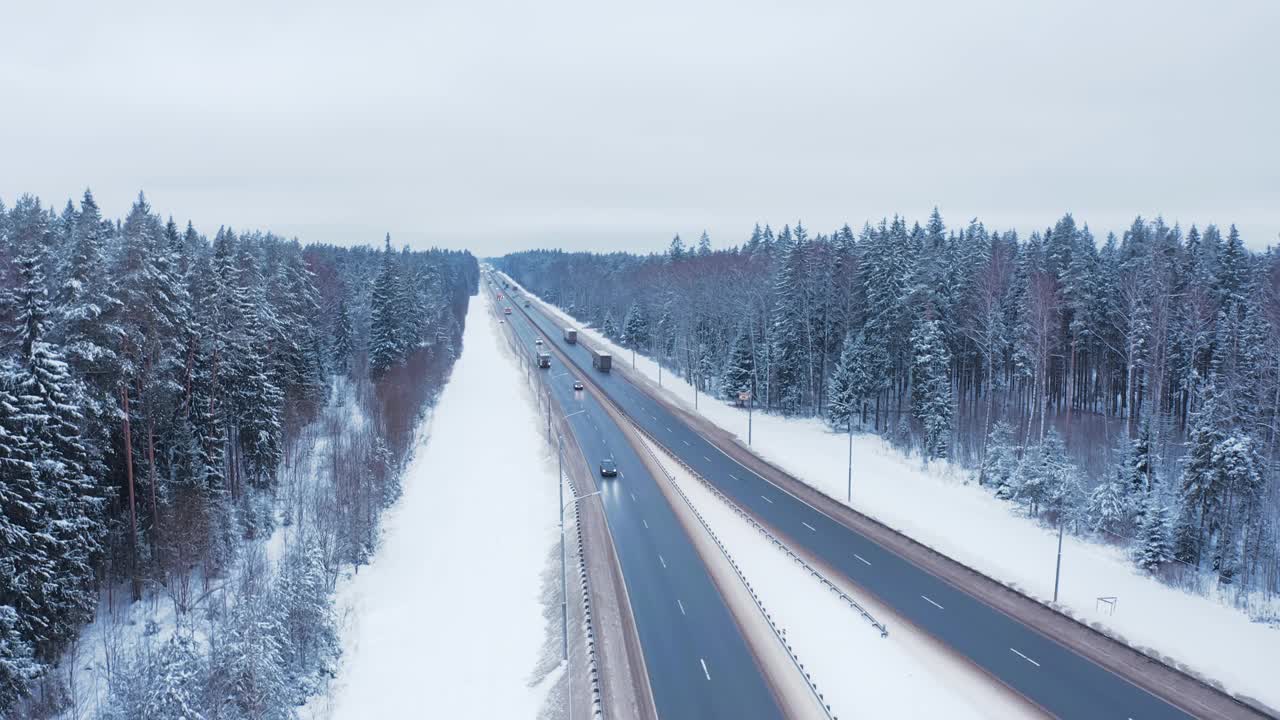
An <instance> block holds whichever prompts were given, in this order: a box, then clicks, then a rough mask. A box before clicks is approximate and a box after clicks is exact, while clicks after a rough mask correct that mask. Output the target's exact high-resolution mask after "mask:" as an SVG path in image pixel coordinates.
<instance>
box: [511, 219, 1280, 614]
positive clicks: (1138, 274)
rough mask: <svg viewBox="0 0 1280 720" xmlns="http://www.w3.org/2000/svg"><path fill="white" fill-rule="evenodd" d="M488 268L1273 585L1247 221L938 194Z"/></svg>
mask: <svg viewBox="0 0 1280 720" xmlns="http://www.w3.org/2000/svg"><path fill="white" fill-rule="evenodd" d="M497 265H498V266H499V267H500V268H501V269H502V270H504V271H505V272H507V273H508V274H510V275H511V276H512V277H513V278H514V279H515V280H517V281H518V282H520V283H521V284H523V285H524V286H526V287H528V288H529V289H530V290H531V291H533V292H535V293H537V294H538V295H540V296H541V297H543V298H544V299H546V300H548V301H550V302H552V303H555V304H556V305H558V306H559V307H561V308H562V309H564V310H566V311H567V312H569V313H570V314H572V315H574V316H575V317H578V318H579V319H580V320H582V321H584V322H587V323H590V324H592V325H594V326H595V327H598V328H600V329H601V331H602V332H603V333H604V334H605V335H606V336H608V337H609V338H611V339H612V340H614V341H616V342H618V343H620V344H621V345H623V346H625V347H629V348H633V349H635V350H637V351H638V352H642V353H645V354H649V355H651V356H652V357H654V358H656V359H657V360H658V361H659V362H660V363H662V364H663V365H664V366H666V367H668V368H669V369H671V370H674V371H676V372H678V373H679V374H680V375H681V376H682V377H684V378H686V379H687V380H688V381H689V382H690V383H691V384H693V385H694V386H696V387H697V388H698V389H699V390H700V391H702V392H706V393H710V394H712V395H716V396H718V397H720V398H722V399H724V400H726V401H733V400H735V399H736V398H738V397H739V394H740V393H743V392H749V393H750V394H751V396H752V403H753V404H754V405H755V407H756V408H757V409H759V410H763V411H765V412H772V413H778V414H782V415H787V416H800V417H805V416H808V417H821V418H823V419H825V420H826V421H827V422H828V423H829V424H830V426H831V428H832V429H833V430H836V431H844V432H853V431H859V432H864V431H865V432H873V433H877V434H879V435H882V436H883V437H885V438H886V439H887V440H888V441H889V442H891V443H893V444H895V445H896V446H898V447H899V448H901V449H903V450H904V451H906V452H910V453H915V454H917V455H918V456H919V457H920V458H921V459H922V461H924V462H925V463H928V462H930V461H938V460H944V459H945V460H949V461H952V462H954V463H957V464H958V465H960V466H962V467H968V468H971V469H972V470H973V471H974V474H975V476H976V477H977V479H978V481H979V482H980V483H982V484H983V485H986V486H988V487H989V488H991V490H992V492H994V493H995V494H996V495H997V496H998V497H1001V498H1004V499H1007V500H1009V501H1011V502H1015V503H1018V504H1019V505H1021V506H1023V507H1025V508H1026V511H1027V512H1028V513H1029V514H1031V515H1033V516H1036V517H1040V518H1042V519H1043V520H1044V521H1046V522H1051V523H1063V524H1065V525H1066V527H1067V529H1069V530H1072V531H1074V532H1078V533H1081V534H1090V533H1092V534H1097V535H1099V536H1103V537H1104V538H1106V539H1108V540H1110V541H1112V542H1118V543H1121V544H1125V545H1128V546H1130V547H1131V548H1132V551H1133V556H1134V561H1135V563H1137V564H1138V565H1139V566H1141V567H1143V568H1145V569H1147V570H1150V571H1152V572H1155V573H1158V574H1160V575H1161V576H1162V577H1164V578H1165V579H1167V580H1169V581H1171V582H1177V583H1179V584H1184V585H1186V586H1189V587H1194V588H1196V589H1199V590H1201V591H1204V590H1207V589H1208V583H1216V584H1217V585H1218V586H1219V587H1222V588H1230V589H1233V591H1234V592H1233V593H1232V595H1233V597H1234V598H1235V600H1236V601H1237V602H1241V603H1243V602H1244V600H1245V598H1246V596H1247V595H1248V594H1249V593H1251V592H1254V591H1260V592H1262V593H1264V594H1265V596H1266V597H1268V598H1271V597H1274V596H1275V594H1276V593H1280V550H1277V544H1278V543H1280V479H1278V478H1280V251H1277V249H1276V248H1268V249H1266V250H1265V251H1262V252H1253V251H1250V250H1249V249H1248V248H1246V247H1245V245H1244V242H1243V239H1242V238H1241V236H1240V233H1239V232H1237V230H1236V228H1235V227H1234V226H1231V227H1229V228H1228V229H1227V230H1226V231H1225V232H1224V231H1223V230H1221V229H1220V228H1218V227H1216V226H1213V225H1210V226H1207V227H1204V228H1203V229H1201V228H1198V227H1196V226H1192V227H1190V228H1186V229H1184V228H1181V227H1179V226H1176V225H1175V226H1172V227H1171V226H1169V225H1167V224H1166V223H1165V222H1164V221H1163V220H1161V219H1159V218H1157V219H1155V220H1147V219H1143V218H1137V219H1135V220H1134V222H1133V223H1132V225H1131V226H1130V227H1129V228H1128V229H1126V230H1125V231H1124V232H1122V233H1120V234H1115V233H1107V234H1106V236H1105V237H1104V238H1103V239H1102V240H1101V241H1099V240H1098V239H1097V238H1095V236H1094V234H1093V233H1092V231H1091V230H1090V229H1089V227H1088V226H1087V225H1083V224H1078V223H1077V222H1076V220H1075V218H1073V217H1072V216H1071V215H1070V214H1068V215H1065V216H1063V217H1062V218H1061V219H1060V220H1058V221H1057V222H1056V223H1055V224H1053V225H1052V226H1050V227H1046V228H1045V229H1044V230H1041V231H1036V232H1032V233H1030V234H1029V235H1027V236H1025V237H1021V236H1019V234H1018V233H1017V232H1014V231H1004V232H1001V231H996V230H989V229H988V228H987V227H986V226H985V225H983V223H981V222H980V221H979V220H977V219H974V220H972V221H971V222H969V223H968V224H967V225H966V226H964V227H963V228H958V229H954V228H948V227H946V225H945V224H944V222H943V219H942V217H941V215H940V214H939V213H938V212H937V210H935V211H934V212H933V213H932V214H931V216H930V217H929V218H928V219H927V221H926V222H925V224H924V225H921V224H919V223H909V222H908V221H907V220H906V219H905V218H902V217H898V216H895V217H893V218H892V219H888V218H886V219H884V220H882V221H880V222H879V223H877V224H871V223H867V224H866V225H864V226H863V228H862V229H861V230H860V231H855V230H853V229H852V228H851V227H850V226H848V225H845V226H843V227H841V228H838V229H836V230H835V231H833V232H830V233H825V234H824V233H818V234H811V233H810V231H809V230H808V229H807V228H805V227H804V226H803V225H802V224H800V223H797V224H796V225H795V226H794V227H792V226H789V225H788V226H784V227H783V228H782V229H781V230H780V231H775V230H773V229H772V228H771V227H769V226H765V227H760V226H758V225H757V226H756V227H755V229H754V230H753V232H752V233H751V235H750V237H749V238H748V239H747V240H746V242H744V243H742V244H741V245H737V246H733V247H728V248H720V249H714V248H713V247H712V245H711V241H710V238H709V237H708V236H707V234H706V233H703V234H702V237H701V238H700V239H699V241H698V242H697V243H696V244H695V245H694V246H692V247H688V246H686V245H685V243H684V242H683V240H682V239H681V238H680V237H679V236H676V237H675V238H674V239H673V240H672V241H671V243H670V246H669V247H668V248H667V250H666V251H665V252H662V253H652V254H648V255H638V254H632V253H623V252H612V253H588V252H563V251H559V250H532V251H527V252H519V253H513V254H510V255H507V256H505V257H503V258H501V259H500V260H499V261H498V262H497Z"/></svg>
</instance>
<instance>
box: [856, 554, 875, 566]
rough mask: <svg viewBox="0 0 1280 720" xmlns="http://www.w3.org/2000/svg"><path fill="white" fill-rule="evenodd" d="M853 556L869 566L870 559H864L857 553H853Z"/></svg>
mask: <svg viewBox="0 0 1280 720" xmlns="http://www.w3.org/2000/svg"><path fill="white" fill-rule="evenodd" d="M853 556H854V557H856V558H858V559H859V560H861V561H862V562H864V563H866V564H867V565H868V566H870V565H871V561H870V560H868V559H866V558H864V557H862V556H861V555H859V554H858V553H854V554H853Z"/></svg>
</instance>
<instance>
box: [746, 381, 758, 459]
mask: <svg viewBox="0 0 1280 720" xmlns="http://www.w3.org/2000/svg"><path fill="white" fill-rule="evenodd" d="M755 407H756V394H755V393H751V395H750V396H749V397H748V398H747V447H751V411H752V410H755Z"/></svg>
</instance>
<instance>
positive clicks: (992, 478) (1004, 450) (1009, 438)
mask: <svg viewBox="0 0 1280 720" xmlns="http://www.w3.org/2000/svg"><path fill="white" fill-rule="evenodd" d="M1018 473H1019V468H1018V448H1017V447H1016V445H1015V444H1014V439H1013V428H1012V427H1011V426H1010V425H1009V423H1007V422H1004V421H999V422H997V423H996V424H995V425H993V426H992V427H991V435H990V438H989V439H988V440H987V454H986V457H985V458H984V459H983V463H982V482H984V483H986V484H988V485H990V486H991V487H992V488H993V492H994V493H995V496H996V497H997V498H1000V499H1001V500H1012V499H1013V498H1014V495H1015V492H1016V488H1017V484H1018V483H1017V480H1018Z"/></svg>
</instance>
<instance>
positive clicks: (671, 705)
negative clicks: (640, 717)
mask: <svg viewBox="0 0 1280 720" xmlns="http://www.w3.org/2000/svg"><path fill="white" fill-rule="evenodd" d="M495 302H496V304H497V306H498V307H503V306H506V305H508V304H509V303H507V302H506V301H505V300H496V301H495ZM505 320H506V321H507V322H508V323H509V324H510V325H511V328H512V330H513V331H514V332H515V334H516V337H517V338H518V341H517V343H518V345H520V346H521V347H522V349H524V350H525V352H526V353H527V355H528V357H529V360H530V362H533V357H534V354H535V353H536V351H537V347H536V345H535V343H534V340H535V338H536V333H535V331H534V329H533V328H532V327H531V326H529V325H528V320H527V318H525V317H523V316H522V315H520V314H518V313H513V314H512V315H509V316H505ZM533 372H542V373H547V374H548V375H549V376H550V377H549V378H548V379H549V380H550V382H549V383H548V385H549V386H550V388H551V391H552V393H553V395H554V397H555V399H556V401H557V402H558V404H559V406H560V408H562V409H563V412H564V413H565V415H566V416H568V420H567V422H568V423H569V424H570V426H571V429H572V432H573V434H574V436H575V437H576V438H577V440H578V444H579V446H580V447H581V448H582V451H583V453H584V454H585V455H586V459H587V462H588V465H589V466H590V467H591V468H592V469H593V472H597V473H598V472H599V469H598V465H599V461H600V460H601V459H603V458H606V457H611V458H613V459H614V461H615V462H616V463H617V466H618V470H619V476H618V477H617V478H600V477H597V479H596V482H597V484H598V485H599V487H600V489H601V491H602V492H601V496H600V497H601V501H602V502H603V505H604V510H605V513H606V516H607V517H608V521H609V529H610V533H611V535H612V536H613V542H614V547H615V549H616V551H617V554H618V560H619V563H620V565H621V568H622V575H623V579H624V580H625V582H626V586H627V594H628V595H629V596H630V601H631V610H632V614H633V615H634V617H635V621H636V629H637V631H638V633H639V636H640V644H641V648H642V650H643V653H644V657H645V665H646V668H647V670H648V672H649V682H650V686H651V688H652V690H653V697H654V703H655V705H656V707H657V711H658V715H659V717H661V718H663V719H664V720H667V719H668V718H735V719H736V718H747V719H753V718H759V719H760V720H765V719H771V718H782V717H784V713H783V711H782V709H781V708H780V707H779V705H778V701H777V700H776V699H775V698H774V696H773V694H772V692H771V691H770V689H769V687H768V684H767V682H766V681H765V678H764V676H763V675H762V674H761V671H760V668H759V667H758V666H757V664H756V661H755V658H754V656H753V655H752V653H751V651H750V649H749V648H748V646H747V644H746V641H745V640H744V639H743V637H742V634H741V631H740V629H739V628H738V625H737V623H736V622H735V621H734V619H733V616H732V615H731V614H730V612H729V610H728V608H727V607H726V606H725V604H724V601H723V599H722V598H721V596H720V593H719V591H718V590H717V589H716V587H715V585H714V584H713V582H712V580H711V578H710V576H709V575H708V573H707V570H706V568H705V567H704V566H703V564H702V560H701V558H699V557H698V554H697V552H696V551H695V550H694V548H693V546H692V544H691V543H690V541H689V538H688V536H687V535H686V534H685V532H684V529H683V528H682V527H681V525H680V522H679V520H678V519H677V518H676V516H675V514H674V512H673V511H672V509H671V507H670V506H669V505H668V503H667V501H666V498H665V496H664V495H663V494H662V491H661V489H660V488H658V486H657V484H656V482H657V481H656V480H655V479H654V478H653V477H652V476H651V475H650V474H649V472H648V470H647V469H646V467H645V464H644V463H643V461H642V460H641V458H640V457H639V456H638V455H637V453H636V451H635V449H634V448H633V447H632V446H631V444H630V443H629V442H628V441H627V439H626V437H625V436H624V435H623V432H622V430H620V429H619V428H618V427H617V426H616V425H615V424H614V422H613V419H612V418H611V417H610V416H609V414H608V413H607V412H606V411H605V409H604V407H603V406H601V404H600V401H599V400H598V399H597V398H596V397H595V396H594V395H593V394H592V393H590V392H582V391H574V390H573V380H574V375H575V373H574V371H572V370H569V371H566V369H565V368H564V367H561V366H560V362H559V359H558V358H554V359H553V360H552V365H551V368H550V369H539V368H536V367H535V368H534V370H533ZM592 501H593V500H588V501H586V502H592Z"/></svg>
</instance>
